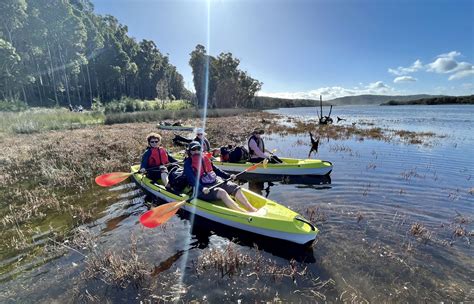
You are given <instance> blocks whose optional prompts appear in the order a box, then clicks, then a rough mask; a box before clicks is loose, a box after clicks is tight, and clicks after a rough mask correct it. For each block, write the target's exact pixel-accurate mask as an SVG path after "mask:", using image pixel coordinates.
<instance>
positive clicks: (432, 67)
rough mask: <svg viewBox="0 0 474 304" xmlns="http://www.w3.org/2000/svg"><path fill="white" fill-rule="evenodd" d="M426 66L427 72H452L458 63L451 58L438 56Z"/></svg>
mask: <svg viewBox="0 0 474 304" xmlns="http://www.w3.org/2000/svg"><path fill="white" fill-rule="evenodd" d="M426 66H427V71H428V72H435V73H452V72H453V71H454V70H455V69H456V68H457V66H458V63H457V61H456V60H454V59H453V58H449V57H440V58H438V59H436V60H435V61H434V62H432V63H429V64H427V65H426Z"/></svg>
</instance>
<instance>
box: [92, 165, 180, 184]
mask: <svg viewBox="0 0 474 304" xmlns="http://www.w3.org/2000/svg"><path fill="white" fill-rule="evenodd" d="M179 163H182V161H179V162H175V163H169V164H166V165H165V166H170V165H176V164H179ZM159 169H160V167H159V166H158V167H151V168H149V169H148V170H147V171H155V170H159ZM135 173H137V172H112V173H106V174H102V175H99V176H97V177H96V178H95V182H96V184H97V185H99V186H102V187H110V186H113V185H116V184H118V183H120V182H122V181H124V180H126V179H127V178H128V177H129V176H130V175H133V174H135Z"/></svg>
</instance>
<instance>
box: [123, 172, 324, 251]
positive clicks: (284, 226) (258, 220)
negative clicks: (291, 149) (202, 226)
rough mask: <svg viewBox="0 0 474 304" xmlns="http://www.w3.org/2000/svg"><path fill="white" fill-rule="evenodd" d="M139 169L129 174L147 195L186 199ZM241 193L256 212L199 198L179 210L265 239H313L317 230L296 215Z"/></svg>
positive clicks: (304, 240) (168, 200)
mask: <svg viewBox="0 0 474 304" xmlns="http://www.w3.org/2000/svg"><path fill="white" fill-rule="evenodd" d="M138 168H139V166H138V165H137V166H132V167H131V170H132V171H131V172H135V173H134V174H133V179H134V181H135V182H136V183H137V184H138V185H139V186H140V187H142V188H143V189H144V190H145V191H147V192H148V193H150V194H152V195H154V196H156V197H158V198H160V199H162V200H164V201H166V202H174V201H182V200H185V199H188V198H189V196H188V195H187V194H185V193H180V194H176V193H173V192H171V191H170V190H167V189H166V188H165V187H164V186H163V185H160V184H158V183H157V182H153V181H151V180H150V179H148V178H147V177H145V176H143V175H142V174H140V173H138V172H137V171H138ZM242 192H243V193H244V195H245V196H246V197H247V199H248V200H249V202H250V203H251V204H252V205H253V206H254V207H255V208H257V209H259V210H258V211H256V212H250V213H243V212H239V211H236V210H232V209H229V208H227V207H226V206H225V205H224V203H223V202H221V201H215V202H212V203H211V202H207V201H203V200H200V199H193V200H191V201H190V202H187V203H186V204H185V205H184V206H183V207H181V208H182V209H184V210H186V211H187V212H189V213H193V214H195V215H198V216H201V217H203V218H206V219H208V220H211V221H214V222H217V223H220V224H223V225H227V226H229V227H233V228H237V229H240V230H244V231H247V232H251V233H254V234H257V235H261V236H265V237H270V238H275V239H279V240H285V241H289V242H293V243H297V244H305V245H309V244H311V243H312V242H313V241H314V240H315V238H316V236H317V234H318V232H319V231H318V229H317V228H316V227H315V226H314V225H313V224H312V223H311V222H310V221H308V220H306V219H305V218H303V217H302V216H301V215H299V214H298V213H296V212H294V211H292V210H290V209H288V208H286V207H284V206H282V205H280V204H278V203H276V202H274V201H272V200H269V199H267V198H265V197H263V196H260V195H258V194H256V193H253V192H251V191H249V190H247V189H243V188H242Z"/></svg>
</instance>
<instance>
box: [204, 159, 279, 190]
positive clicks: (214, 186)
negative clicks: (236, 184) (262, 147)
mask: <svg viewBox="0 0 474 304" xmlns="http://www.w3.org/2000/svg"><path fill="white" fill-rule="evenodd" d="M272 154H273V153H272ZM265 159H266V158H265ZM265 159H263V160H262V161H260V162H258V163H256V164H253V165H252V166H250V167H248V168H247V169H245V170H244V171H242V172H239V173H237V174H236V175H235V177H237V176H239V175H241V174H244V173H245V172H247V171H252V170H254V169H256V168H257V167H258V166H259V165H260V164H261V163H263V162H264V161H265ZM250 169H252V170H250ZM231 179H232V178H231V177H229V178H226V179H225V180H223V181H222V182H219V183H217V184H215V185H213V186H211V187H209V188H207V189H209V190H212V189H214V188H216V187H219V186H220V185H222V184H225V183H227V182H228V181H230V180H231Z"/></svg>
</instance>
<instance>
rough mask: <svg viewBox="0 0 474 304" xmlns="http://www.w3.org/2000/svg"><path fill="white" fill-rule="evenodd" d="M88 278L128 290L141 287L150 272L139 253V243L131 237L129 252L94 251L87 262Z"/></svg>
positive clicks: (86, 272)
mask: <svg viewBox="0 0 474 304" xmlns="http://www.w3.org/2000/svg"><path fill="white" fill-rule="evenodd" d="M86 264H87V266H86V271H85V274H84V275H85V277H86V278H95V279H99V280H101V281H103V282H105V283H106V284H108V285H112V286H116V287H120V288H126V287H128V286H129V285H133V286H135V287H140V285H141V283H142V282H143V281H144V279H145V278H146V277H147V276H149V275H150V270H149V269H148V268H147V266H146V264H145V263H144V262H143V261H142V258H141V257H139V255H138V253H137V242H136V239H135V237H133V235H132V237H131V246H130V249H129V250H128V252H125V251H122V252H120V253H116V252H112V251H111V250H108V251H106V252H105V253H104V254H101V253H98V252H95V251H93V253H92V254H91V255H90V256H89V257H88V258H87V260H86Z"/></svg>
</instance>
